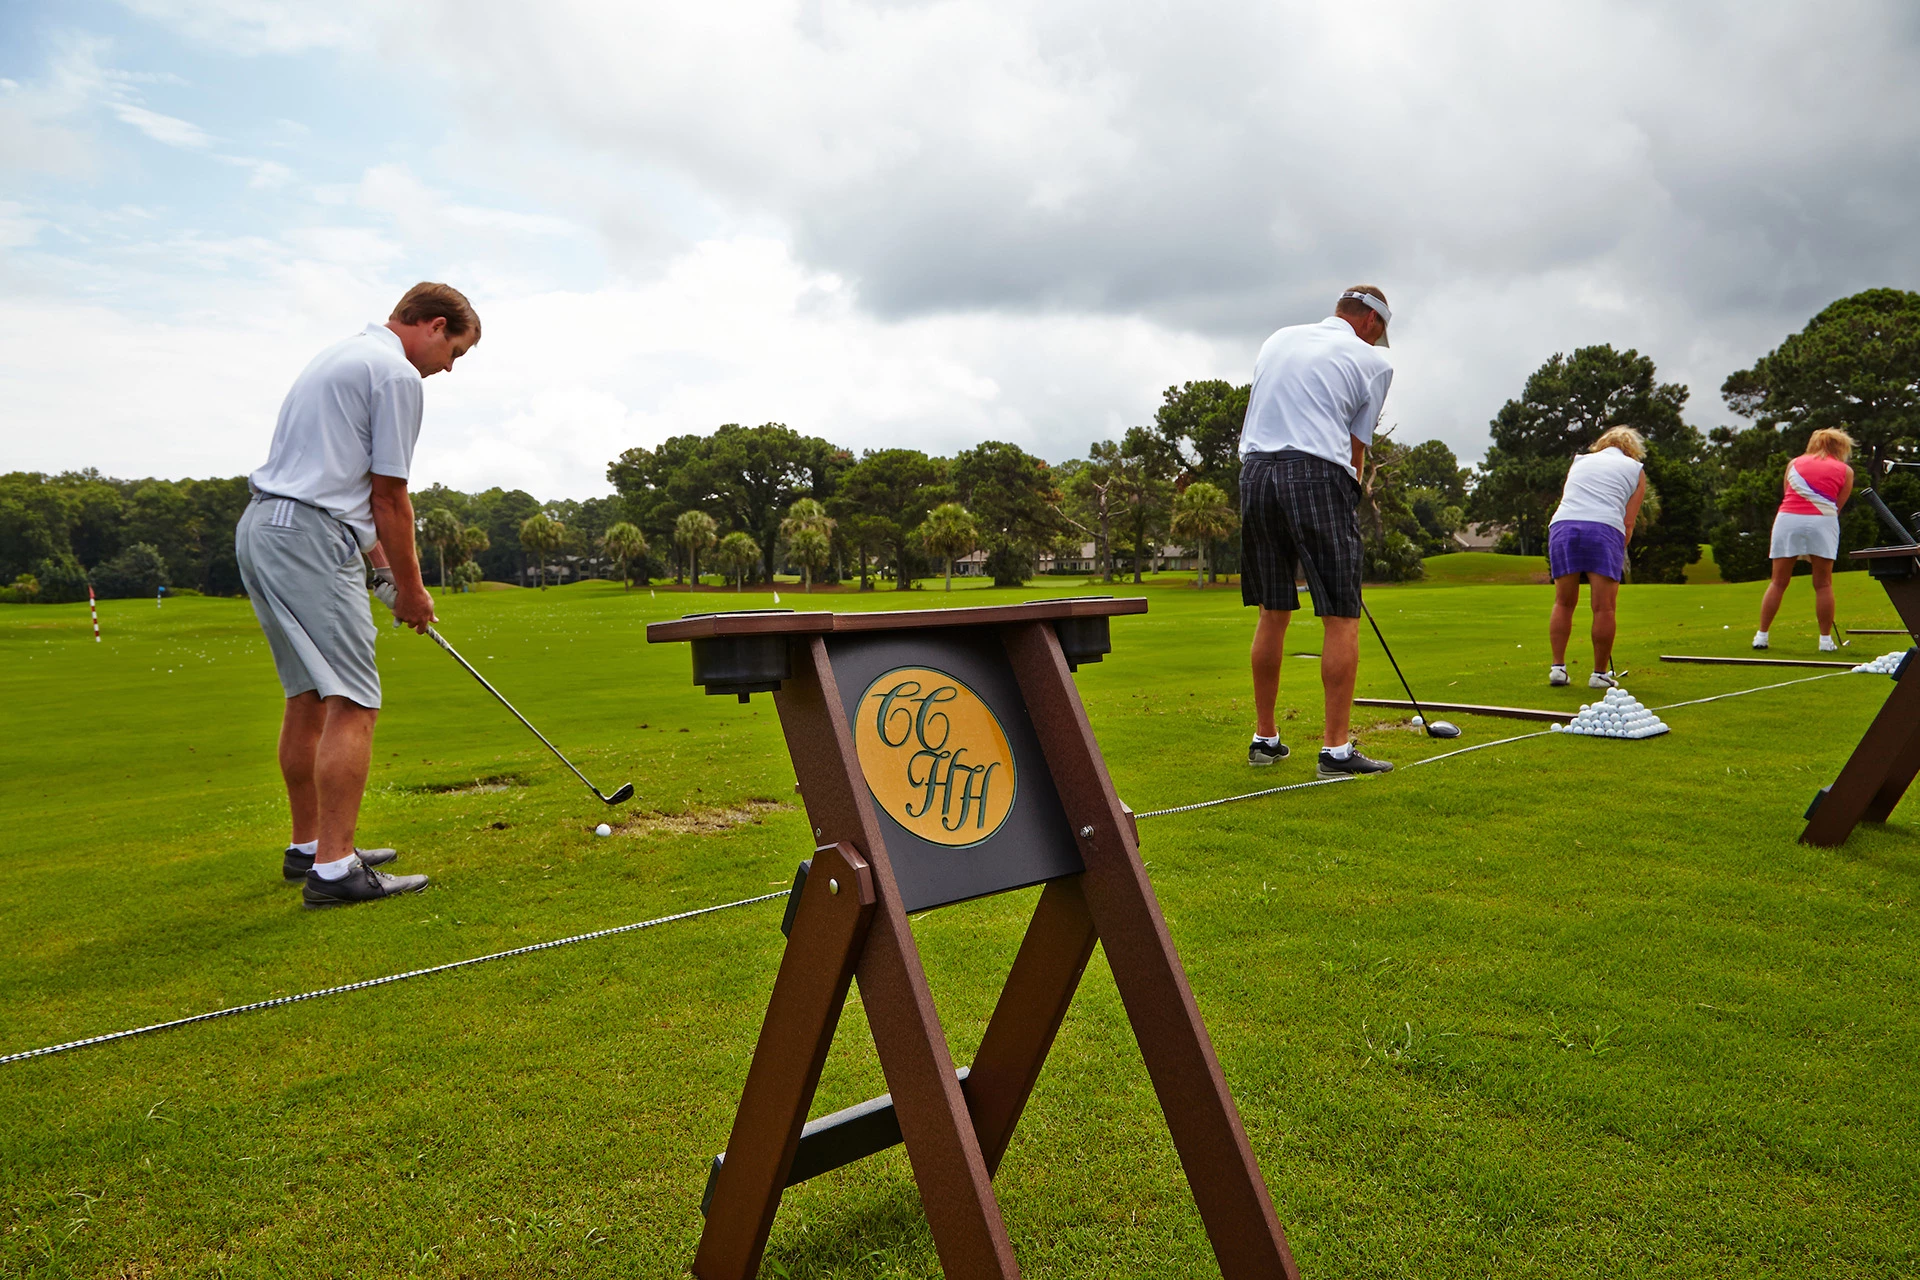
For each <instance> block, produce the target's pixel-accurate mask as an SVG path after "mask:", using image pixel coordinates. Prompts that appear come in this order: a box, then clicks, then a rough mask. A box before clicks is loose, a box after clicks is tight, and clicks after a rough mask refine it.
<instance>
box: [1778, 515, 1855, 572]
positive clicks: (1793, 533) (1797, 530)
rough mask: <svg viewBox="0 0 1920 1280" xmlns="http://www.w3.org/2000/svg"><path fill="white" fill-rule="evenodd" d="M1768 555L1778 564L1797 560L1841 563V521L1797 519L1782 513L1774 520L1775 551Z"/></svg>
mask: <svg viewBox="0 0 1920 1280" xmlns="http://www.w3.org/2000/svg"><path fill="white" fill-rule="evenodd" d="M1767 554H1768V555H1769V556H1771V557H1772V558H1773V559H1775V560H1796V559H1798V558H1799V557H1801V556H1819V557H1820V558H1821V559H1822V560H1838V559H1839V558H1840V517H1839V516H1797V515H1794V514H1793V513H1792V512H1790V511H1782V512H1781V513H1780V514H1779V515H1776V516H1775V517H1774V518H1773V548H1772V550H1770V551H1768V552H1767Z"/></svg>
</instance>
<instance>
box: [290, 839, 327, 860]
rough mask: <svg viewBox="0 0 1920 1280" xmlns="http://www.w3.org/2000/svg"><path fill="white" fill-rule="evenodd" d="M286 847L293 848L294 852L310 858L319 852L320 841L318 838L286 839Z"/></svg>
mask: <svg viewBox="0 0 1920 1280" xmlns="http://www.w3.org/2000/svg"><path fill="white" fill-rule="evenodd" d="M287 848H289V849H291V850H293V851H294V852H295V853H304V854H306V855H307V856H308V857H309V858H311V857H312V856H313V855H314V854H316V853H318V852H320V842H319V841H318V840H289V841H287Z"/></svg>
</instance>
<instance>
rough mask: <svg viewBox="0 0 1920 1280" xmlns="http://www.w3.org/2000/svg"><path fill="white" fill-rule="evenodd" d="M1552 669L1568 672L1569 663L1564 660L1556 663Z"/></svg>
mask: <svg viewBox="0 0 1920 1280" xmlns="http://www.w3.org/2000/svg"><path fill="white" fill-rule="evenodd" d="M1552 669H1553V670H1555V671H1558V672H1559V673H1560V674H1561V675H1565V674H1567V664H1566V663H1564V662H1556V663H1554V664H1553V668H1552Z"/></svg>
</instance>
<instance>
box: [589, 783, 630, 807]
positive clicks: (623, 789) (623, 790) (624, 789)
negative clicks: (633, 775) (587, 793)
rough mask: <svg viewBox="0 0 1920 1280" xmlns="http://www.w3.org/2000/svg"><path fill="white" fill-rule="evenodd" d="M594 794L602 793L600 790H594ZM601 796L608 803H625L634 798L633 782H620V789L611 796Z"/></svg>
mask: <svg viewBox="0 0 1920 1280" xmlns="http://www.w3.org/2000/svg"><path fill="white" fill-rule="evenodd" d="M594 794H595V795H600V793H599V792H598V791H596V792H594ZM600 798H601V799H602V800H605V801H606V802H607V803H608V804H625V803H626V802H627V801H629V800H631V799H633V784H632V783H631V782H623V783H621V784H620V789H619V790H618V791H616V792H614V793H613V794H612V795H610V796H600Z"/></svg>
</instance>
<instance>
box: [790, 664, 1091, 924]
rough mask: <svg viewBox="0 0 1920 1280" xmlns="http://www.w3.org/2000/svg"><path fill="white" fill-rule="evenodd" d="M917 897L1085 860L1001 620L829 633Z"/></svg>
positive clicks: (975, 890)
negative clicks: (995, 624)
mask: <svg viewBox="0 0 1920 1280" xmlns="http://www.w3.org/2000/svg"><path fill="white" fill-rule="evenodd" d="M827 654H828V657H829V659H830V660H831V661H832V663H833V678H834V681H835V682H836V683H837V684H838V685H839V686H840V698H841V702H842V704H843V705H844V706H845V708H846V713H847V723H848V724H849V725H850V726H851V727H852V729H853V741H854V746H855V748H856V750H857V752H858V754H859V757H860V767H861V770H862V772H863V773H864V774H865V777H866V783H867V790H868V791H869V793H870V794H871V795H872V797H873V802H874V807H875V808H876V809H878V810H879V812H880V823H881V827H882V830H883V833H884V835H885V838H886V842H887V853H888V856H889V858H890V860H891V861H892V863H893V874H894V878H895V879H896V880H897V881H898V883H899V885H900V896H901V897H902V898H903V899H904V900H905V905H906V909H907V910H908V911H924V910H926V909H927V908H928V907H938V906H942V905H944V904H946V903H950V902H959V901H962V900H964V899H966V898H978V897H980V896H982V895H984V894H989V893H1000V892H1002V891H1003V890H1007V889H1017V888H1020V887H1021V886H1023V885H1030V884H1038V883H1039V882H1040V881H1042V880H1051V879H1052V878H1054V877H1055V876H1064V875H1073V874H1074V873H1076V872H1078V871H1080V870H1081V863H1080V854H1079V851H1078V850H1077V849H1076V848H1075V847H1074V841H1073V832H1072V829H1071V828H1070V827H1069V826H1068V825H1067V819H1066V815H1065V813H1064V812H1063V811H1062V810H1061V808H1060V797H1059V795H1058V794H1057V793H1055V791H1054V789H1053V777H1052V775H1051V774H1050V773H1049V771H1048V769H1047V762H1046V760H1045V759H1044V758H1043V757H1042V756H1041V754H1040V744H1039V741H1038V739H1036V738H1035V737H1034V732H1033V724H1032V722H1031V721H1030V720H1029V718H1028V716H1027V708H1026V704H1025V702H1023V701H1022V700H1021V697H1020V688H1019V685H1018V683H1017V682H1016V681H1015V680H1014V677H1013V670H1012V668H1011V667H1010V666H1009V665H1008V663H1007V655H1006V650H1005V648H1004V647H1003V646H1002V645H1001V643H1000V638H999V635H998V634H997V632H996V631H995V630H994V629H993V628H989V627H955V628H953V629H952V630H948V631H940V632H932V633H928V632H920V633H918V634H913V633H881V634H878V635H845V636H842V635H836V636H833V637H831V638H830V639H829V640H828V641H827Z"/></svg>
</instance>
